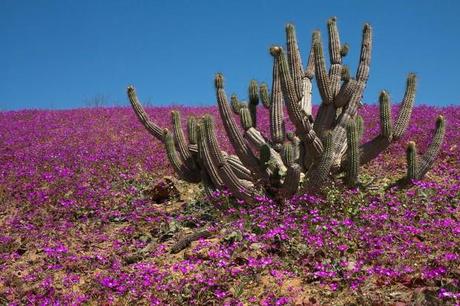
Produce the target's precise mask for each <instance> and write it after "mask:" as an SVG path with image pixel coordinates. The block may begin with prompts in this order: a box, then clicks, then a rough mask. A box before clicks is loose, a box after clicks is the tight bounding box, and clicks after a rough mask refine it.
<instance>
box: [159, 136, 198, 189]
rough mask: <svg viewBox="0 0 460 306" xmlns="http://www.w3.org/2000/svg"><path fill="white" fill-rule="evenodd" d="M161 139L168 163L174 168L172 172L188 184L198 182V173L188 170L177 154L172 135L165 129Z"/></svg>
mask: <svg viewBox="0 0 460 306" xmlns="http://www.w3.org/2000/svg"><path fill="white" fill-rule="evenodd" d="M163 138H164V143H165V147H166V154H167V156H168V159H169V162H170V163H171V165H172V166H173V168H174V171H176V173H177V174H179V176H180V178H181V179H184V180H186V181H188V182H190V183H198V182H200V179H201V178H200V173H199V172H198V171H192V170H190V169H189V168H188V167H187V166H186V164H185V163H184V161H183V160H181V158H180V156H179V155H178V154H177V151H176V146H175V144H174V137H173V134H172V133H171V132H169V131H168V130H167V129H165V130H164V137H163Z"/></svg>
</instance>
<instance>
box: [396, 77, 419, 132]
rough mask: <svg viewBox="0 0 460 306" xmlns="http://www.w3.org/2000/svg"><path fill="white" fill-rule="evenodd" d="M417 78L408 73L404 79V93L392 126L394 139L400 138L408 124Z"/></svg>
mask: <svg viewBox="0 0 460 306" xmlns="http://www.w3.org/2000/svg"><path fill="white" fill-rule="evenodd" d="M416 85H417V79H416V76H415V74H413V73H410V74H409V76H408V77H407V81H406V91H405V93H404V98H403V102H402V103H401V107H400V109H399V114H398V119H397V120H396V124H395V127H394V132H393V137H394V138H395V139H399V138H401V136H402V135H403V134H404V132H405V131H406V129H407V127H408V126H409V121H410V117H411V114H412V109H413V107H414V101H415V92H416Z"/></svg>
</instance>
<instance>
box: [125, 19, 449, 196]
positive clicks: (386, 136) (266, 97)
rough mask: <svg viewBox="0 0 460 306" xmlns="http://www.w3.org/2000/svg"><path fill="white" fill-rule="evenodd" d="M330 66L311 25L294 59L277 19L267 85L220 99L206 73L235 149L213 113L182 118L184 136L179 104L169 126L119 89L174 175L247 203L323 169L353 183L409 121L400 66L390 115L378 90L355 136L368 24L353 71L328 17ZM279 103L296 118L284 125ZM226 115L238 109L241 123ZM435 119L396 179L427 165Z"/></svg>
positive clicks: (438, 139)
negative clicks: (264, 119) (227, 146)
mask: <svg viewBox="0 0 460 306" xmlns="http://www.w3.org/2000/svg"><path fill="white" fill-rule="evenodd" d="M327 27H328V36H329V57H330V63H331V65H330V67H329V69H327V67H326V60H325V56H324V52H323V46H322V42H321V36H320V32H319V31H315V32H314V33H313V38H312V47H311V50H310V53H309V57H308V61H307V65H306V67H305V68H304V67H303V65H302V61H301V56H300V52H299V48H298V45H297V39H296V34H295V28H294V26H293V25H291V24H288V25H287V26H286V37H287V51H284V50H283V48H281V47H280V46H273V47H271V48H270V54H271V55H272V56H273V80H272V86H271V87H272V89H271V92H270V93H269V90H268V86H267V85H266V84H264V83H263V84H262V85H260V87H259V88H258V84H257V82H256V81H254V80H253V81H251V82H250V85H249V101H248V103H243V102H241V101H239V100H238V98H237V97H236V96H232V97H231V103H230V105H229V103H228V100H227V95H226V93H225V90H224V77H223V75H222V74H220V73H218V74H217V75H216V77H215V89H216V96H217V103H218V108H219V113H220V116H221V118H222V121H223V123H224V127H225V130H226V132H227V135H228V137H229V140H230V142H231V144H232V145H233V148H234V149H235V152H236V155H229V154H227V153H226V152H224V151H222V150H221V149H220V148H219V144H218V140H217V138H216V134H215V131H214V123H213V118H212V117H211V116H209V115H206V116H204V117H203V118H200V119H196V118H193V117H192V118H189V124H188V134H189V135H188V138H189V142H188V143H187V141H186V138H185V135H184V133H183V131H182V128H181V126H180V117H179V113H178V112H173V113H172V121H173V132H170V131H168V130H167V129H162V128H160V127H159V126H158V125H156V124H155V123H154V122H152V121H151V120H150V119H149V118H148V116H147V114H146V113H145V111H144V110H143V108H142V106H141V104H140V103H139V101H138V99H137V96H136V93H135V90H134V88H133V87H132V86H129V87H128V97H129V100H130V102H131V104H132V106H133V109H134V111H135V112H136V114H137V116H138V118H139V120H140V121H141V122H142V123H143V125H144V126H145V128H146V129H147V130H148V131H149V132H150V133H151V134H152V135H153V136H155V137H156V138H157V139H159V140H160V141H162V142H163V143H165V147H166V151H167V154H168V158H169V160H170V162H171V164H172V166H173V168H174V170H175V171H176V173H177V174H178V175H179V176H180V177H181V178H182V179H184V180H186V181H189V182H192V183H198V182H202V183H203V184H204V186H205V188H206V190H207V191H208V192H211V191H212V190H215V189H222V188H228V189H229V190H230V191H231V192H232V193H233V194H234V195H235V196H236V197H237V198H240V199H242V200H245V201H247V202H252V201H254V199H255V198H256V197H257V196H261V195H268V196H270V197H273V198H274V199H276V200H277V201H283V200H285V199H288V198H289V197H291V196H292V195H294V194H296V193H298V192H301V193H304V192H316V191H318V190H321V188H322V187H323V186H325V185H326V184H327V181H328V180H329V179H331V178H332V177H338V176H340V175H338V174H340V173H343V172H345V175H342V177H344V178H345V181H346V183H347V185H349V186H356V185H357V184H358V183H359V181H358V168H359V166H360V165H363V164H366V163H368V162H369V161H371V160H372V159H374V158H375V157H376V156H377V155H379V154H380V153H381V152H382V151H384V150H385V149H386V148H388V146H389V145H390V144H391V143H392V142H393V141H395V140H397V139H399V138H400V137H401V136H402V135H403V133H404V132H405V130H406V129H407V127H408V125H409V120H410V116H411V112H412V108H413V104H414V100H415V90H416V77H415V74H412V73H411V74H409V76H408V78H407V84H406V92H405V95H404V99H403V102H402V104H401V108H400V111H399V114H398V118H397V120H396V122H395V123H394V124H393V122H392V117H391V105H390V99H389V95H388V93H387V92H386V91H382V92H381V94H380V99H379V103H380V124H381V132H380V134H379V135H378V136H376V137H375V138H374V139H372V140H371V141H368V142H366V143H364V144H360V139H361V136H362V134H363V121H362V118H361V117H360V116H359V115H358V114H357V112H358V109H359V107H360V105H361V98H362V95H363V91H364V89H365V87H366V83H367V80H368V76H369V67H370V61H371V51H372V28H371V26H370V25H369V24H365V25H364V28H363V33H362V43H361V53H360V58H359V64H358V68H357V72H356V75H355V77H351V76H350V72H349V69H348V68H347V67H346V66H345V65H344V64H343V58H344V57H345V56H346V54H347V52H348V45H347V44H341V42H340V38H339V33H338V29H337V24H336V19H335V18H330V19H329V20H328V23H327ZM313 78H316V82H317V85H318V89H319V93H320V95H321V99H322V103H321V105H320V107H319V111H318V114H317V116H316V118H313V115H312V101H311V92H312V80H313ZM259 100H261V101H262V104H263V106H264V107H266V108H268V109H269V113H270V136H271V137H270V139H266V138H265V137H264V136H263V135H262V133H261V132H260V131H259V130H258V128H257V112H256V107H257V105H258V104H259ZM284 107H286V108H287V112H288V115H289V119H290V120H291V121H292V123H293V124H294V126H295V131H294V132H287V131H286V129H285V120H286V118H284V111H283V109H284ZM234 114H237V115H239V116H240V121H241V125H242V127H243V130H241V129H240V127H239V126H238V124H237V121H236V120H235V118H234ZM444 131H445V124H444V119H443V117H442V116H440V117H439V118H438V120H437V123H436V132H435V136H434V138H433V142H432V144H431V146H430V148H429V149H428V151H427V152H426V153H425V155H424V156H423V157H422V158H421V160H420V162H418V163H417V158H416V155H415V144H410V145H409V148H408V175H407V178H406V179H404V180H403V181H404V182H410V180H411V179H421V178H422V177H423V176H424V175H425V174H426V172H427V171H428V169H429V168H430V167H431V166H432V164H433V162H434V159H435V156H436V155H437V153H438V151H439V149H440V147H441V144H442V141H443V136H444Z"/></svg>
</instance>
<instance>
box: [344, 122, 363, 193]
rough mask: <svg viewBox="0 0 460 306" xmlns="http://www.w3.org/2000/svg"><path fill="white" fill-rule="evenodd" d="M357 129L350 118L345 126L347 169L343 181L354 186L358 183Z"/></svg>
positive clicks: (356, 125)
mask: <svg viewBox="0 0 460 306" xmlns="http://www.w3.org/2000/svg"><path fill="white" fill-rule="evenodd" d="M359 138H360V137H359V131H358V124H357V123H356V122H355V121H353V120H350V122H349V123H348V126H347V146H348V151H347V171H346V177H345V182H346V184H347V185H348V186H350V187H354V186H356V184H357V183H358V171H359Z"/></svg>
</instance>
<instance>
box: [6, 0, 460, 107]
mask: <svg viewBox="0 0 460 306" xmlns="http://www.w3.org/2000/svg"><path fill="white" fill-rule="evenodd" d="M458 12H460V1H458V0H452V1H448V0H443V1H435V0H433V1H424V0H406V1H389V0H386V1H357V0H356V1H353V0H351V1H346V0H343V1H306V0H304V1H280V0H278V1H272V0H267V1H262V0H261V1H249V0H246V1H243V0H241V1H228V0H227V1H223V0H212V1H198V0H196V1H192V0H190V1H185V0H184V1H134V0H133V1H117V0H110V1H102V0H99V1H94V0H93V1H85V0H79V1H70V0H59V1H51V0H50V1H42V0H30V1H22V0H2V1H0V37H1V41H2V45H1V47H0V109H2V110H8V109H24V108H59V109H60V108H77V107H82V106H85V104H86V103H87V101H88V100H91V99H92V98H93V97H96V96H104V97H105V100H106V101H107V103H109V104H119V105H127V104H128V102H127V98H126V95H125V89H126V86H127V85H128V84H133V85H135V87H136V89H137V91H138V94H139V96H140V98H141V99H142V100H144V101H147V102H149V103H150V104H153V105H167V104H184V105H209V104H214V103H215V96H214V89H213V77H214V74H215V73H216V72H223V73H224V76H225V77H226V88H227V91H228V93H231V92H236V93H237V94H239V95H240V97H242V98H245V97H246V95H247V86H248V83H249V81H250V80H251V79H257V80H259V81H267V82H268V83H269V84H270V83H271V63H272V59H271V57H270V55H269V53H268V48H269V47H270V45H272V44H284V42H285V39H284V25H285V24H286V23H287V22H292V23H294V24H295V25H296V28H297V34H298V40H299V43H300V48H301V51H302V55H303V60H304V62H306V56H307V52H308V50H309V47H310V37H311V32H312V31H313V30H315V29H320V30H321V31H322V33H323V38H324V39H325V38H326V36H327V35H326V33H327V32H326V21H327V18H328V17H330V16H337V18H338V25H339V31H340V32H341V40H342V42H348V43H349V44H350V46H351V50H350V53H349V55H348V56H347V58H346V60H345V62H346V63H347V64H349V65H350V67H351V68H352V71H353V72H354V71H355V68H356V62H357V59H358V54H359V48H360V46H359V44H360V39H361V28H362V25H363V24H364V23H365V22H369V23H371V24H372V26H373V29H374V52H373V58H372V65H371V73H370V80H369V83H368V87H367V90H366V94H365V96H364V100H365V101H366V102H368V103H373V102H374V101H376V99H377V97H378V92H379V91H380V90H381V89H387V90H389V92H390V94H391V96H392V100H393V101H394V102H395V103H396V102H399V101H400V100H401V98H402V95H403V93H404V85H405V78H406V76H407V74H408V73H409V72H415V73H416V74H417V75H418V79H419V86H418V93H417V103H418V104H422V103H424V104H435V105H449V104H457V105H458V104H460V90H458V86H459V84H460V77H459V74H458V70H459V68H460V61H459V54H460V41H459V38H460V25H459V24H458ZM324 42H325V41H324ZM314 94H315V96H314V102H315V103H318V102H319V101H318V95H317V93H316V92H315V93H314Z"/></svg>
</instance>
